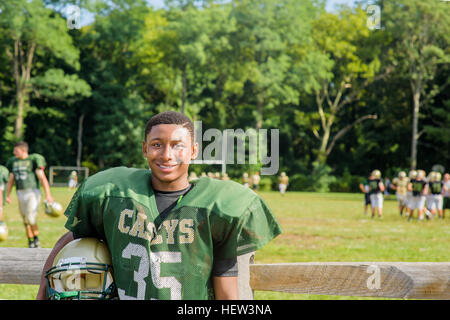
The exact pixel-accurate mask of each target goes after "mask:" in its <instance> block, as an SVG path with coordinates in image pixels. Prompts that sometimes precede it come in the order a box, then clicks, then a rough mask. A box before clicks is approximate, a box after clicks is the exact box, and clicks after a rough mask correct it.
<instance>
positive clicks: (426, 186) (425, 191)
mask: <svg viewBox="0 0 450 320" xmlns="http://www.w3.org/2000/svg"><path fill="white" fill-rule="evenodd" d="M427 194H428V183H425V186H424V187H423V193H422V195H424V196H425V195H427Z"/></svg>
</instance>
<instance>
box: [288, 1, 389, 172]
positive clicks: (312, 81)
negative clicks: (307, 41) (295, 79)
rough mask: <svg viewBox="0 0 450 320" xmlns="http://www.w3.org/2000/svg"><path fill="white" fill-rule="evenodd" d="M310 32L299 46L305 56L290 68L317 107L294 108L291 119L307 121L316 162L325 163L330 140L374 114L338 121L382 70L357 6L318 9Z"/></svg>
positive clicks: (334, 139)
mask: <svg viewBox="0 0 450 320" xmlns="http://www.w3.org/2000/svg"><path fill="white" fill-rule="evenodd" d="M313 34H314V41H313V44H312V46H311V48H308V49H309V50H306V49H305V51H307V54H306V55H305V56H304V57H303V58H302V59H301V60H300V61H299V63H298V66H297V68H296V70H297V71H298V73H299V77H300V78H301V79H302V81H301V85H302V88H303V90H304V91H305V92H306V93H308V94H312V95H313V96H314V99H315V105H316V108H317V109H316V110H317V111H314V112H310V111H307V110H305V111H302V110H299V111H297V119H298V121H299V122H300V123H303V124H306V125H309V126H310V129H311V130H312V132H313V134H314V136H315V137H316V138H317V139H318V140H319V147H318V148H317V157H316V162H318V163H322V164H325V163H326V160H327V158H328V156H329V155H330V153H331V152H332V150H333V148H334V146H335V145H336V142H337V141H338V140H339V139H341V138H342V137H343V136H344V135H345V134H346V133H347V132H348V131H349V130H350V129H352V128H353V127H354V126H356V125H358V124H359V123H361V122H362V121H365V120H367V119H376V118H377V115H376V114H364V115H361V116H358V117H357V118H356V119H354V120H351V121H345V122H344V123H343V124H342V121H340V119H341V118H342V117H344V116H345V115H346V108H347V109H348V108H349V105H351V104H352V103H355V102H357V101H358V100H359V99H360V98H361V96H362V95H363V94H364V92H365V91H364V90H365V89H366V88H367V87H368V86H369V85H370V84H371V83H372V82H373V81H375V80H376V79H378V78H381V77H382V76H383V73H379V71H380V61H379V58H378V56H377V54H378V52H377V50H376V49H375V47H374V44H376V42H374V41H372V40H370V37H372V36H373V35H372V33H371V31H370V30H369V29H368V28H367V27H366V14H365V12H364V11H363V10H362V9H361V8H357V9H356V10H355V11H354V12H353V11H352V10H351V9H350V8H344V9H343V10H342V11H340V12H339V13H326V12H324V13H322V14H321V15H320V16H319V17H318V18H317V19H315V20H314V22H313ZM339 122H341V123H339ZM338 125H339V127H337V126H338Z"/></svg>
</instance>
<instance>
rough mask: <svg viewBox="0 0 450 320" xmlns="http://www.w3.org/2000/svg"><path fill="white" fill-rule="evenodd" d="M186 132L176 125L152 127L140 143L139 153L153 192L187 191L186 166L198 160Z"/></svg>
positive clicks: (195, 149) (187, 167)
mask: <svg viewBox="0 0 450 320" xmlns="http://www.w3.org/2000/svg"><path fill="white" fill-rule="evenodd" d="M197 150H198V148H197V146H196V145H193V144H192V138H191V135H190V133H189V131H188V130H187V129H186V128H184V127H182V126H180V125H176V124H160V125H156V126H154V127H152V129H151V131H150V133H149V134H148V135H147V137H146V140H145V141H144V142H143V143H142V152H143V154H144V157H145V158H146V159H147V162H148V165H149V167H150V169H151V170H152V185H153V188H155V189H157V190H161V191H175V190H181V189H184V188H186V187H187V186H188V185H189V182H188V169H189V162H190V160H192V159H195V157H196V156H197Z"/></svg>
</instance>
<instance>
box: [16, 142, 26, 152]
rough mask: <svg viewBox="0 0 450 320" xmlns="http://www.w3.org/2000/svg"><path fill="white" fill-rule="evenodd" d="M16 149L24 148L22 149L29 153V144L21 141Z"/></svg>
mask: <svg viewBox="0 0 450 320" xmlns="http://www.w3.org/2000/svg"><path fill="white" fill-rule="evenodd" d="M15 147H19V148H22V149H25V150H27V151H28V143H26V142H25V141H19V142H16V143H15V144H14V148H15Z"/></svg>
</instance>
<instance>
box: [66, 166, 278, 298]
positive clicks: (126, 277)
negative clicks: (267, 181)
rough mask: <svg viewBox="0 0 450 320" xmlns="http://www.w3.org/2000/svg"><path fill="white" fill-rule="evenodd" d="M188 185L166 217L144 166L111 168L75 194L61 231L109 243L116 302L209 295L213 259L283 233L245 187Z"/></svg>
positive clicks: (211, 294)
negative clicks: (159, 205)
mask: <svg viewBox="0 0 450 320" xmlns="http://www.w3.org/2000/svg"><path fill="white" fill-rule="evenodd" d="M191 183H192V184H193V188H192V189H191V190H190V191H189V192H188V193H187V194H186V195H185V196H184V197H182V198H181V199H180V200H179V201H178V203H177V204H176V206H175V207H174V208H173V209H172V210H171V211H170V212H169V214H168V215H167V216H166V217H165V218H164V220H161V218H160V217H159V213H158V210H157V208H156V202H155V196H154V192H153V189H152V187H151V172H150V171H149V170H145V169H131V168H125V167H120V168H113V169H109V170H106V171H103V172H100V173H98V174H96V175H93V176H91V177H89V178H88V179H87V180H86V181H85V182H84V183H83V184H82V185H81V186H80V187H79V189H78V190H77V192H76V193H75V194H74V196H73V198H72V200H71V202H70V204H69V206H68V208H67V209H66V212H65V215H66V216H67V217H68V220H67V222H66V228H67V229H69V230H71V231H72V232H73V233H74V236H75V237H76V238H81V237H97V238H100V239H104V240H105V241H106V242H107V244H108V247H109V249H110V251H111V256H112V262H113V269H114V281H115V283H116V286H117V288H118V293H119V298H120V299H164V300H165V299H188V300H190V299H213V298H214V292H213V288H212V278H211V271H212V267H213V257H214V258H216V259H230V258H235V257H236V256H239V255H242V254H245V253H248V252H252V251H255V250H257V249H259V248H260V247H262V246H263V245H264V244H266V243H267V242H268V241H270V240H271V239H273V238H274V237H276V236H277V235H278V234H280V233H281V228H280V226H279V224H278V222H277V221H276V219H275V217H274V215H273V213H272V211H271V210H270V209H269V207H268V206H267V204H266V203H265V201H264V200H263V199H262V198H260V197H259V196H258V195H257V194H255V193H254V192H253V191H251V190H250V189H248V188H245V187H243V186H241V185H240V184H238V183H236V182H233V181H219V180H215V179H210V178H206V177H205V178H201V179H198V180H195V181H192V182H191Z"/></svg>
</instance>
